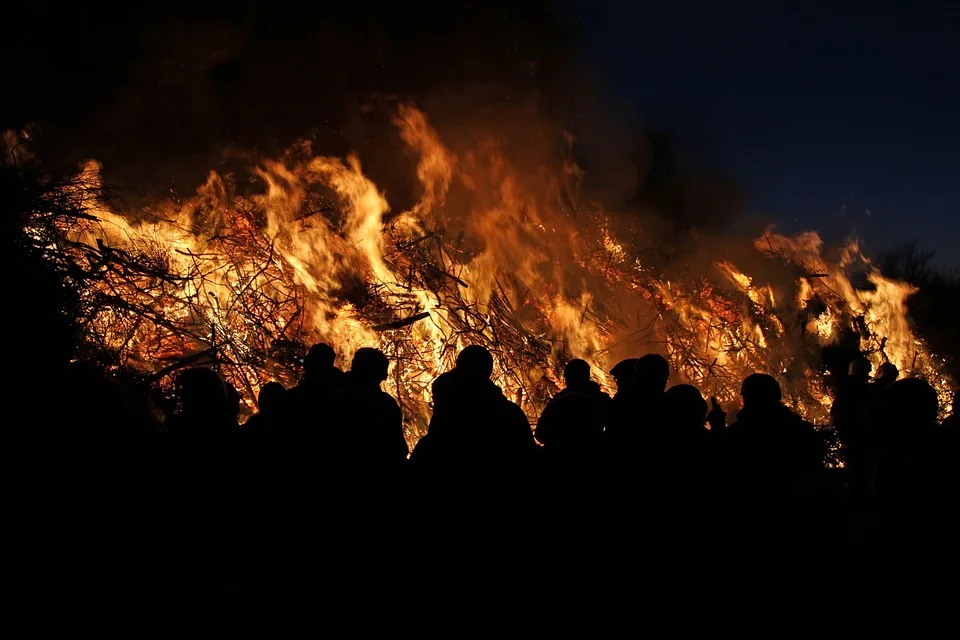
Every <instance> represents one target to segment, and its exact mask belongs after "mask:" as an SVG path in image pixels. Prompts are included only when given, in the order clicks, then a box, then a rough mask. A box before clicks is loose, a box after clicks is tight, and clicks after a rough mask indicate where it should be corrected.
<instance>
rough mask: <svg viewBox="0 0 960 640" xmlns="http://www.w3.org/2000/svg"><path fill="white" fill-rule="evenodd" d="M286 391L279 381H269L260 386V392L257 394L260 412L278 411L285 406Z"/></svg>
mask: <svg viewBox="0 0 960 640" xmlns="http://www.w3.org/2000/svg"><path fill="white" fill-rule="evenodd" d="M286 393H287V390H286V389H285V388H284V386H283V385H282V384H280V383H279V382H268V383H266V384H265V385H263V386H262V387H260V394H259V395H258V396H257V406H258V407H260V413H276V412H277V411H278V410H280V409H281V408H283V401H284V397H285V396H286Z"/></svg>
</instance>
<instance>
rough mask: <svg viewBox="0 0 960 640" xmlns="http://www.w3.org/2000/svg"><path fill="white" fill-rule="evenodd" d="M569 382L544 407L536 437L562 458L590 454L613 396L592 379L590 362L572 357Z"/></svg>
mask: <svg viewBox="0 0 960 640" xmlns="http://www.w3.org/2000/svg"><path fill="white" fill-rule="evenodd" d="M563 379H564V382H565V383H566V386H565V387H564V388H563V390H561V391H560V392H559V393H557V395H556V396H554V397H553V398H552V399H551V400H550V402H549V403H547V406H546V407H545V408H544V410H543V413H542V414H541V415H540V419H539V420H538V421H537V429H536V438H537V440H539V441H540V443H541V444H543V445H544V452H545V453H548V454H549V455H551V456H559V458H560V459H564V460H572V459H575V458H577V457H581V456H590V455H592V453H593V452H594V451H595V449H596V448H597V447H598V446H599V444H600V439H601V437H602V435H603V427H604V424H605V422H606V414H607V409H608V404H609V403H610V396H608V395H607V394H606V393H605V392H604V391H603V389H601V388H600V385H599V384H597V383H596V382H594V381H593V380H591V379H590V365H589V364H588V363H587V362H586V361H584V360H571V361H570V363H569V364H567V366H566V367H565V368H564V370H563Z"/></svg>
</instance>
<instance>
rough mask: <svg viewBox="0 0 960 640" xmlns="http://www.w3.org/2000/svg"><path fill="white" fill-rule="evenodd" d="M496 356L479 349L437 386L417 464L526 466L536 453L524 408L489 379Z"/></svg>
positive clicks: (461, 357) (464, 355) (465, 354)
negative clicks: (510, 399) (511, 400)
mask: <svg viewBox="0 0 960 640" xmlns="http://www.w3.org/2000/svg"><path fill="white" fill-rule="evenodd" d="M492 374H493V356H492V355H491V354H490V352H489V351H487V349H485V348H484V347H482V346H479V345H470V346H468V347H466V348H464V349H463V350H462V351H461V352H460V353H459V354H458V355H457V362H456V366H455V367H454V368H453V369H452V370H451V371H448V372H446V373H444V374H441V375H440V376H439V377H438V378H437V379H436V380H434V383H433V416H432V418H431V420H430V426H429V428H428V431H427V434H426V435H425V436H424V437H423V438H421V439H420V442H419V443H417V447H416V448H415V449H414V454H413V456H412V460H414V461H415V462H417V463H418V464H419V463H423V464H429V465H468V466H470V465H473V466H476V465H481V466H482V465H486V466H490V467H498V466H502V465H515V464H526V463H527V462H529V460H530V456H532V455H533V454H534V453H535V452H536V444H535V443H534V440H533V433H532V431H531V430H530V424H529V422H528V420H527V417H526V415H525V414H524V413H523V410H522V409H521V408H520V407H519V406H517V405H516V404H515V403H513V402H510V401H509V400H508V399H507V398H506V396H504V395H503V391H502V390H501V389H500V387H498V386H497V385H496V384H494V382H493V381H492V380H491V379H490V376H491V375H492Z"/></svg>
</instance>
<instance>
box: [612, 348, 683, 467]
mask: <svg viewBox="0 0 960 640" xmlns="http://www.w3.org/2000/svg"><path fill="white" fill-rule="evenodd" d="M610 373H611V374H612V375H613V377H614V379H615V380H616V382H617V392H616V394H615V395H614V396H613V399H612V400H611V402H610V411H609V416H608V419H607V425H606V430H605V431H604V439H605V440H606V448H607V450H608V451H609V452H610V454H611V455H612V456H613V458H614V459H618V460H620V462H627V461H628V460H633V461H634V462H637V461H638V459H639V458H638V457H643V458H644V460H645V462H647V463H649V462H653V461H655V459H656V458H655V453H656V450H657V449H658V448H659V447H660V445H661V442H660V441H661V439H662V437H663V431H664V428H665V424H664V422H665V420H664V391H665V390H666V388H667V381H668V380H669V378H670V365H669V363H667V360H666V358H664V357H663V356H661V355H659V354H655V353H648V354H647V355H645V356H643V357H641V358H629V359H627V360H623V361H621V362H619V363H617V365H616V366H614V367H613V369H611V370H610Z"/></svg>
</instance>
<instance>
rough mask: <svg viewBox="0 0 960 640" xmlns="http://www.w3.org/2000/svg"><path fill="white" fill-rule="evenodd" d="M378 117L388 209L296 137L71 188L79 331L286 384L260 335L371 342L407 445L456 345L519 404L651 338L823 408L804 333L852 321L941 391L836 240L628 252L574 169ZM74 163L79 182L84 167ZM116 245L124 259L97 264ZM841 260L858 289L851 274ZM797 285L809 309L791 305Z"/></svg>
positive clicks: (663, 347)
mask: <svg viewBox="0 0 960 640" xmlns="http://www.w3.org/2000/svg"><path fill="white" fill-rule="evenodd" d="M394 124H395V125H396V126H397V128H398V130H399V135H400V138H401V139H402V141H403V142H404V143H405V144H406V145H407V146H408V147H409V148H410V150H411V151H412V152H413V153H415V154H416V156H417V158H418V164H417V173H416V174H417V179H418V180H419V182H420V186H421V193H422V196H421V197H420V199H419V201H418V202H417V203H416V204H415V205H414V206H412V207H411V208H410V209H409V210H407V211H401V212H398V213H393V212H391V211H390V207H389V204H388V201H387V198H386V196H385V195H384V194H383V193H382V192H381V191H380V190H379V189H378V187H377V186H376V185H375V184H374V183H373V182H372V181H371V180H370V179H369V178H368V177H367V176H366V175H364V173H363V171H362V168H361V164H360V160H359V158H357V157H356V156H352V155H351V156H349V157H348V158H347V159H346V160H345V161H344V160H341V159H338V158H332V157H325V156H319V155H314V154H313V153H312V151H311V149H310V147H309V145H308V144H306V143H303V144H300V145H297V146H296V147H295V148H293V149H291V150H290V151H289V152H288V153H287V154H286V155H285V156H284V157H283V158H280V159H276V160H270V161H266V162H263V163H261V164H260V166H258V167H257V168H256V170H255V174H256V176H258V178H259V180H260V181H261V182H262V183H263V185H264V189H263V190H262V192H261V193H259V194H256V195H242V194H240V193H238V189H237V186H236V185H235V184H234V182H233V180H232V178H231V177H230V176H221V175H219V174H217V173H211V174H210V175H209V177H208V180H207V181H206V183H205V184H204V185H203V186H202V187H201V188H200V189H198V191H197V193H196V194H195V195H194V196H193V197H191V198H188V199H186V200H183V201H177V200H174V201H167V202H161V203H158V204H156V205H155V206H153V207H150V208H148V209H146V210H143V211H137V212H135V213H133V214H130V213H121V212H119V211H118V210H116V209H114V208H111V207H110V206H108V204H107V203H106V202H104V201H93V202H89V203H88V206H89V210H90V211H91V212H92V213H93V214H94V215H95V216H96V218H97V220H96V221H90V222H88V223H85V224H84V225H83V226H81V227H80V228H78V229H69V230H65V232H66V234H67V236H68V238H69V239H70V240H71V241H73V242H75V243H76V245H75V246H76V251H75V259H76V260H77V261H78V262H83V263H84V264H86V265H87V267H88V268H90V269H92V270H96V271H97V273H99V274H100V276H101V278H100V279H98V280H94V281H93V282H94V286H93V287H91V289H90V290H89V291H87V292H86V294H85V295H87V296H89V298H90V300H91V307H92V309H93V312H92V315H91V318H90V320H89V323H88V324H87V328H88V333H89V335H90V338H91V339H92V340H94V341H96V342H97V343H99V344H101V345H102V346H106V347H108V348H111V349H113V350H115V351H116V352H117V353H118V354H119V356H120V359H121V360H122V361H124V362H126V363H128V364H131V365H133V366H137V367H141V368H143V369H145V370H159V369H160V368H161V367H163V366H164V365H166V364H167V363H169V362H171V361H175V360H176V359H178V358H183V357H185V356H188V355H190V354H194V353H198V352H203V351H210V352H211V353H215V354H216V359H217V361H218V362H219V363H220V365H221V369H222V371H223V372H224V374H225V375H226V376H227V377H228V378H229V379H230V380H231V381H232V382H233V383H234V384H235V385H236V386H237V387H238V388H239V389H240V390H241V391H246V392H247V393H246V394H245V395H246V396H247V398H248V399H249V398H252V397H253V395H254V394H255V393H256V392H257V391H258V390H259V387H260V385H261V384H262V383H264V382H267V381H268V380H270V379H281V380H284V381H285V382H287V383H288V384H289V383H292V382H293V375H294V374H293V372H292V371H291V369H290V368H289V367H288V366H287V363H284V362H283V361H282V359H281V358H279V357H275V356H273V355H270V354H271V353H273V351H272V348H273V345H275V344H276V343H277V342H278V341H282V340H289V341H294V342H299V343H303V344H310V343H312V342H317V341H327V342H330V343H331V344H333V345H334V346H335V348H336V349H337V350H338V352H339V355H340V356H341V362H348V361H349V358H350V357H351V355H352V353H353V352H354V351H355V350H356V349H357V348H359V347H362V346H376V347H379V348H381V349H382V350H384V352H385V353H387V355H388V356H389V357H390V358H391V361H392V368H391V373H390V378H389V380H388V382H387V390H388V391H389V392H390V393H391V394H393V395H395V396H396V397H397V398H398V399H399V401H400V403H401V405H402V408H403V410H404V415H405V424H406V429H407V434H408V438H409V439H410V440H411V443H412V442H413V441H415V440H416V439H417V438H418V437H419V436H420V435H422V434H423V433H424V432H425V429H426V425H427V422H428V420H429V415H430V406H429V403H430V393H429V390H430V384H431V382H432V381H433V380H434V379H435V378H436V376H437V375H439V374H440V373H442V372H443V371H445V370H447V369H449V368H450V367H451V366H452V361H453V358H454V356H455V354H456V353H457V352H458V351H459V350H460V349H461V348H462V347H464V346H466V345H467V344H471V343H482V344H485V345H488V346H490V347H491V348H492V350H493V351H494V352H495V356H496V367H495V379H496V381H497V382H498V383H499V384H500V385H502V387H503V388H504V391H505V393H506V394H507V395H508V397H510V398H512V399H515V400H517V401H518V402H519V403H520V404H521V406H522V407H523V409H524V410H525V411H526V412H527V414H528V416H529V417H530V419H531V420H535V418H536V416H537V415H538V414H539V411H540V410H542V407H543V405H544V403H545V401H546V400H547V399H548V397H549V395H550V393H551V392H552V390H554V389H556V387H557V386H558V385H559V381H560V379H561V375H560V374H561V372H562V368H563V365H564V363H565V362H567V361H569V360H570V359H572V358H575V357H578V358H584V359H586V360H587V361H588V362H590V363H591V364H592V365H593V366H594V372H595V375H596V377H597V378H598V379H599V380H600V382H601V383H602V384H603V385H605V386H606V387H607V388H610V386H611V384H612V381H611V379H610V378H609V376H608V374H607V371H608V370H609V368H610V366H611V365H612V364H614V362H613V361H612V360H613V358H614V356H615V355H616V356H627V355H639V354H642V353H645V352H647V351H658V352H660V353H662V354H664V355H665V356H667V357H668V358H669V359H670V360H671V363H672V366H673V370H674V372H675V375H674V379H675V381H676V382H692V383H694V384H696V385H698V386H699V387H700V388H701V389H702V390H703V392H704V393H705V395H714V396H717V397H718V398H720V399H721V400H723V401H726V402H735V401H736V398H737V396H738V395H739V383H740V381H741V380H742V379H743V377H745V376H746V375H747V374H749V373H752V372H754V371H765V372H768V373H771V374H773V375H775V376H776V377H778V379H780V381H781V383H782V384H783V386H784V390H785V396H786V397H787V398H788V400H789V402H790V403H791V404H792V405H793V406H794V407H795V408H796V409H798V410H799V411H801V412H802V413H803V414H805V415H806V416H807V417H808V418H810V419H812V420H815V421H819V422H825V421H826V420H827V418H828V410H829V405H830V397H829V394H828V393H827V392H826V390H825V388H824V386H823V383H822V381H821V377H820V375H819V374H818V372H817V371H816V366H815V364H816V362H815V361H816V357H815V351H816V349H815V348H816V347H817V346H821V345H824V344H828V343H829V342H830V341H832V340H834V339H836V337H837V336H838V334H839V331H840V330H841V328H842V327H843V326H845V325H849V324H850V323H851V322H852V321H853V320H855V319H856V318H860V319H861V320H858V321H857V322H860V323H861V325H860V326H861V329H863V331H861V334H862V335H861V346H862V348H863V349H864V351H866V352H868V353H869V354H870V357H871V359H872V360H873V361H874V363H875V364H877V365H878V364H879V363H881V362H882V361H884V360H889V361H891V362H894V363H895V364H896V365H897V366H898V367H899V368H900V370H901V371H902V372H904V373H905V374H917V375H924V376H926V377H927V378H928V379H930V380H931V382H933V383H934V384H935V385H936V386H937V388H938V389H939V390H940V391H941V393H942V394H943V395H944V396H945V397H946V395H947V390H948V388H949V380H948V379H947V378H946V376H945V374H944V373H943V363H942V361H941V360H939V359H938V358H936V357H935V356H933V355H932V354H930V353H928V352H927V350H926V349H925V347H924V345H923V344H922V343H921V342H920V341H919V340H918V339H917V338H916V337H915V336H914V334H913V332H912V330H911V327H910V323H909V319H908V317H907V313H906V306H905V302H906V300H907V298H908V297H909V296H910V295H911V294H912V293H913V291H914V290H913V289H912V288H911V287H910V286H909V285H907V284H904V283H901V282H895V281H892V280H889V279H887V278H884V277H883V276H882V275H881V274H880V273H879V272H878V271H877V270H876V269H875V268H874V267H873V266H872V265H870V263H869V261H867V260H866V258H865V257H864V256H863V255H861V253H860V251H859V249H858V247H857V246H856V244H851V245H849V246H848V247H846V248H845V249H844V250H843V252H842V254H841V256H840V259H839V260H837V261H833V262H831V261H828V260H826V259H825V258H824V257H823V253H822V251H823V247H822V242H821V241H820V238H819V237H818V236H817V235H816V234H814V233H806V234H802V235H800V236H797V237H795V238H787V237H784V236H781V235H778V234H775V233H773V232H769V233H767V234H765V235H764V236H763V237H762V238H760V239H758V240H757V241H756V247H755V250H756V251H759V252H760V253H761V254H762V255H764V256H766V257H767V258H768V259H769V260H768V262H769V264H770V265H771V268H773V265H775V264H780V265H783V264H788V265H792V266H793V267H794V268H797V269H801V270H802V273H801V274H800V275H801V276H805V277H799V278H796V279H795V280H794V285H793V287H794V290H793V291H784V290H778V288H777V287H775V286H774V285H773V284H770V283H762V282H760V278H759V275H758V274H754V275H748V274H746V273H743V272H742V271H740V270H739V269H738V268H737V266H736V265H735V264H734V263H733V261H731V260H719V261H717V262H716V263H715V267H716V269H715V272H713V273H697V274H682V275H680V276H677V277H672V278H671V279H669V280H667V279H664V278H663V277H662V276H661V275H659V274H658V273H656V272H655V271H654V270H653V269H651V268H650V267H648V266H646V265H644V264H642V263H641V262H640V261H639V260H637V259H636V258H634V257H632V256H631V253H630V251H629V249H628V248H626V244H625V243H624V242H623V241H622V240H621V239H619V238H618V237H617V235H616V233H615V232H614V231H613V229H614V225H613V224H612V219H611V218H610V217H608V215H607V214H605V213H604V212H602V211H595V210H571V209H570V208H569V207H565V206H563V205H562V204H561V202H562V201H563V199H562V198H561V192H563V191H564V189H566V190H567V191H566V192H567V193H569V192H570V191H571V188H570V185H569V181H570V180H576V179H578V178H579V177H580V172H579V170H576V168H575V167H572V166H571V167H570V168H569V170H565V171H564V172H563V175H560V176H558V177H556V178H554V177H552V176H547V177H546V178H545V179H543V180H538V181H536V184H533V185H531V184H527V183H525V182H524V181H523V180H522V179H521V178H520V177H519V176H518V175H517V174H516V173H515V172H514V170H513V167H512V166H511V163H510V160H509V158H507V157H505V156H504V154H503V153H502V151H501V149H500V147H499V145H498V144H497V142H496V141H495V140H489V141H487V142H485V143H483V144H480V145H478V147H477V148H476V149H474V150H472V151H470V152H467V153H463V154H461V155H460V156H456V155H454V154H453V153H452V152H451V151H450V150H449V149H448V148H447V147H445V146H444V144H443V142H442V141H441V139H440V137H439V135H438V134H437V132H436V131H435V130H434V129H433V128H432V127H431V125H430V123H429V121H428V120H427V117H426V116H425V114H423V113H422V112H420V111H418V110H416V109H414V108H412V107H401V108H400V109H399V110H398V112H397V115H396V117H395V119H394ZM82 179H83V182H84V184H85V185H86V186H87V187H95V186H97V185H99V182H100V172H99V166H98V165H97V164H96V163H95V162H90V163H88V164H87V165H86V166H85V167H84V168H83V172H82ZM454 188H457V189H459V190H460V192H461V193H460V194H459V195H458V198H457V203H458V204H457V208H456V210H454V207H453V206H452V205H451V203H450V202H448V198H449V196H450V193H451V189H454ZM464 203H465V204H464ZM118 252H123V255H124V256H125V257H126V258H127V259H128V260H127V262H125V263H123V264H121V261H113V262H111V260H110V256H111V255H113V256H116V255H118ZM131 261H132V262H133V263H134V264H135V265H137V267H138V268H137V269H135V270H131V269H129V268H128V267H129V264H130V262H131ZM855 263H859V264H861V265H863V268H864V269H866V271H865V273H866V278H867V280H868V281H869V283H870V285H871V287H870V288H868V289H867V290H865V289H863V288H857V287H855V286H854V285H853V283H852V281H851V279H850V275H849V269H850V267H851V266H852V265H854V264H855ZM123 265H126V266H123ZM814 275H815V276H816V277H813V276H814ZM814 297H816V298H818V299H820V300H822V301H823V303H824V306H823V310H822V311H821V312H820V313H818V314H817V315H815V316H814V317H812V318H809V319H808V321H806V322H798V321H797V320H796V318H797V317H798V310H800V309H802V308H803V307H804V306H805V305H806V304H807V303H808V302H809V301H810V300H812V299H814ZM418 315H422V316H423V318H422V319H421V320H419V321H416V322H405V321H406V320H407V319H410V318H413V317H416V316H418ZM375 327H379V329H377V328H375Z"/></svg>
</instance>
